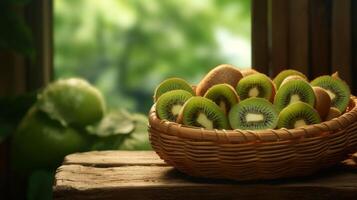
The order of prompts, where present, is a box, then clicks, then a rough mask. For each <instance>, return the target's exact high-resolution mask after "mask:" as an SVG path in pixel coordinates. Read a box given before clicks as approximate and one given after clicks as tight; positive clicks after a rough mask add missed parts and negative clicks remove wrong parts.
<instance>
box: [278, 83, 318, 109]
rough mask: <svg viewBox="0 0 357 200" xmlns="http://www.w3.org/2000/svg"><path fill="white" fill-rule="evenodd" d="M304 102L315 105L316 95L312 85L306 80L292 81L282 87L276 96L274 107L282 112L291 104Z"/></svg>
mask: <svg viewBox="0 0 357 200" xmlns="http://www.w3.org/2000/svg"><path fill="white" fill-rule="evenodd" d="M297 101H302V102H305V103H307V104H309V105H311V106H314V105H315V94H314V91H313V89H312V87H311V85H310V84H309V83H308V82H306V81H304V80H291V81H289V82H287V83H285V84H284V85H282V86H281V87H280V88H279V89H278V92H277V93H276V95H275V99H274V105H275V106H276V108H277V109H278V110H282V109H283V108H285V107H286V106H288V105H289V104H291V103H294V102H297Z"/></svg>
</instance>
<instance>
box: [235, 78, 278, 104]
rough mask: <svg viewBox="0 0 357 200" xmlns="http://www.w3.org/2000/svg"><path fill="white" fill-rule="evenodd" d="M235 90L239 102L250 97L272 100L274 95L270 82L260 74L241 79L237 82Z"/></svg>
mask: <svg viewBox="0 0 357 200" xmlns="http://www.w3.org/2000/svg"><path fill="white" fill-rule="evenodd" d="M236 90H237V93H238V95H239V98H240V99H241V100H244V99H247V98H250V97H261V98H265V99H268V100H273V98H274V94H275V88H274V85H273V83H272V81H271V80H270V78H269V77H267V76H266V75H264V74H261V73H257V74H252V75H250V76H246V77H244V78H242V79H241V80H240V81H239V82H238V84H237V87H236Z"/></svg>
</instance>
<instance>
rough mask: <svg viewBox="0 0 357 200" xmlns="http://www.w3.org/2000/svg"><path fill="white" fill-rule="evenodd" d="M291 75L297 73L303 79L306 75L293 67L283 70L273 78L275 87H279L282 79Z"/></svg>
mask: <svg viewBox="0 0 357 200" xmlns="http://www.w3.org/2000/svg"><path fill="white" fill-rule="evenodd" d="M291 75H298V76H301V77H302V78H303V79H305V80H307V77H306V76H305V75H304V74H303V73H301V72H299V71H296V70H293V69H287V70H283V71H281V72H280V73H279V74H278V75H277V76H276V77H275V78H274V80H273V82H274V83H275V86H276V88H277V89H278V88H279V87H280V84H281V83H282V82H283V81H284V79H285V78H286V77H288V76H291Z"/></svg>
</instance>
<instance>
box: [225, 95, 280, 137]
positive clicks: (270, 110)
mask: <svg viewBox="0 0 357 200" xmlns="http://www.w3.org/2000/svg"><path fill="white" fill-rule="evenodd" d="M228 118H229V123H230V125H231V127H232V128H233V129H243V130H261V129H274V128H275V127H276V125H277V122H278V112H277V110H276V109H275V107H274V105H273V104H272V103H271V102H269V101H268V100H266V99H263V98H256V97H251V98H248V99H245V100H243V101H241V102H239V103H238V104H236V105H235V106H233V108H232V109H231V110H230V112H229V117H228Z"/></svg>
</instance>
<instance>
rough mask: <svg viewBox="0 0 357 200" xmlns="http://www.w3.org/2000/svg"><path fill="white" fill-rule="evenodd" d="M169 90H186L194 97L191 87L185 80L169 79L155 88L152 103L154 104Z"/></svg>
mask: <svg viewBox="0 0 357 200" xmlns="http://www.w3.org/2000/svg"><path fill="white" fill-rule="evenodd" d="M171 90H186V91H187V92H189V93H191V94H192V95H195V93H194V91H193V89H192V87H191V86H190V85H189V84H188V83H187V82H186V81H185V80H183V79H181V78H169V79H166V80H164V81H163V82H161V83H160V84H159V85H158V86H157V87H156V89H155V94H154V101H155V102H156V101H157V100H158V99H159V97H160V96H161V95H162V94H164V93H165V92H168V91H171Z"/></svg>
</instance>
